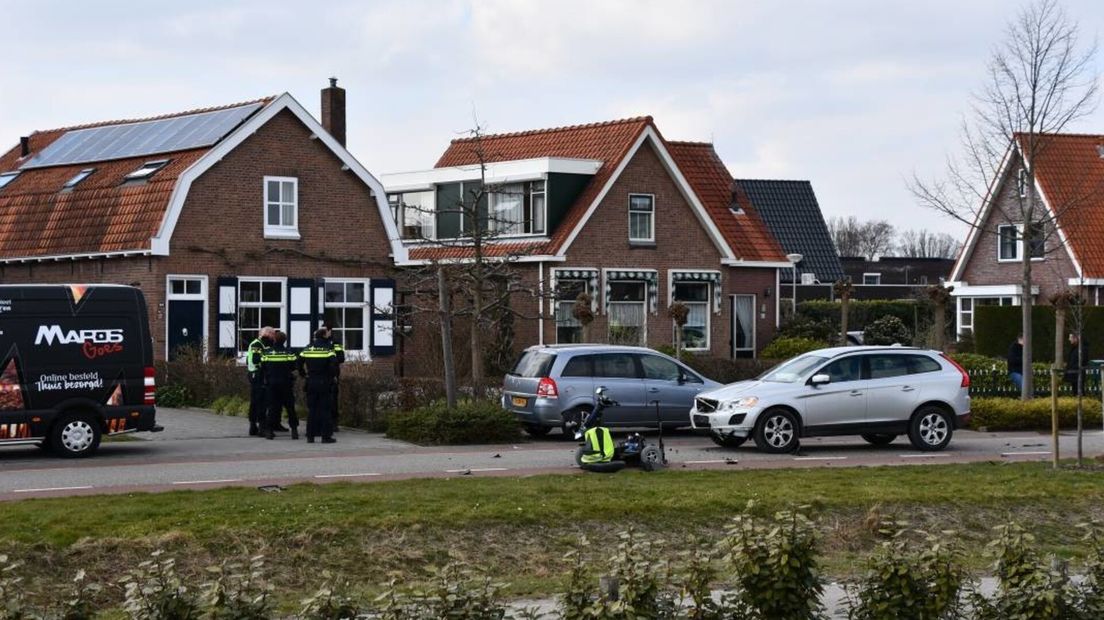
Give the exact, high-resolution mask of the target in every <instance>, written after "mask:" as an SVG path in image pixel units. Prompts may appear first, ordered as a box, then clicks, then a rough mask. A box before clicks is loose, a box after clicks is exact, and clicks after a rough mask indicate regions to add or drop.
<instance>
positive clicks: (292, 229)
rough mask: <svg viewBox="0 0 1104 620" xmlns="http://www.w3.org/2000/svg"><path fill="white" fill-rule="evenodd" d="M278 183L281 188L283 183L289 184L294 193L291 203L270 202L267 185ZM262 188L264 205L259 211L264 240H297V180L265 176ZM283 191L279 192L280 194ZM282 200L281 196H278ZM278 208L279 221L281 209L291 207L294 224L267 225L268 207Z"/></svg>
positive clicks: (282, 201)
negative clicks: (277, 206) (262, 224)
mask: <svg viewBox="0 0 1104 620" xmlns="http://www.w3.org/2000/svg"><path fill="white" fill-rule="evenodd" d="M269 183H279V184H280V187H283V184H284V183H291V187H292V192H293V193H294V196H293V200H292V201H291V202H288V201H285V200H270V199H269V195H268V184H269ZM262 187H263V188H264V190H263V191H264V204H263V208H262V210H261V221H262V222H264V236H265V238H266V239H299V238H300V237H299V178H298V177H276V176H265V177H264V181H263V185H262ZM282 191H283V190H281V192H282ZM280 198H283V196H280ZM273 204H276V205H279V206H280V219H281V220H283V207H284V206H286V205H291V208H292V212H293V213H294V214H295V224H294V225H290V226H289V225H285V224H279V225H275V224H269V223H268V207H269V206H270V205H273Z"/></svg>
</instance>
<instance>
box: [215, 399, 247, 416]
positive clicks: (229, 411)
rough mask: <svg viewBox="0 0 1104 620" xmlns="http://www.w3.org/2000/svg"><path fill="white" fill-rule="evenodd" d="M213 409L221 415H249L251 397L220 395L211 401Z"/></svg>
mask: <svg viewBox="0 0 1104 620" xmlns="http://www.w3.org/2000/svg"><path fill="white" fill-rule="evenodd" d="M211 410H212V411H214V412H215V413H217V414H219V415H230V416H241V417H248V416H249V399H248V398H242V397H241V396H219V397H218V398H216V399H215V402H213V403H211Z"/></svg>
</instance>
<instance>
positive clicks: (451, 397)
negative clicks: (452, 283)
mask: <svg viewBox="0 0 1104 620" xmlns="http://www.w3.org/2000/svg"><path fill="white" fill-rule="evenodd" d="M437 298H438V299H437V301H438V308H439V309H438V312H439V313H440V318H441V353H442V356H443V357H444V361H445V402H446V403H447V404H448V408H449V409H455V408H456V360H455V359H454V358H453V357H452V309H451V308H449V305H450V303H449V302H450V298H449V289H448V281H447V280H446V278H445V268H444V267H440V266H438V267H437Z"/></svg>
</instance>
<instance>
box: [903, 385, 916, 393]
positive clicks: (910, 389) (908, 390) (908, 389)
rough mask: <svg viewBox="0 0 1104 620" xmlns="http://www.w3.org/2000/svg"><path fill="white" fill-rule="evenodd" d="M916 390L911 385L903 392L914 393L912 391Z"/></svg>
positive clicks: (904, 388)
mask: <svg viewBox="0 0 1104 620" xmlns="http://www.w3.org/2000/svg"><path fill="white" fill-rule="evenodd" d="M915 389H916V388H914V387H912V386H911V385H906V386H905V387H903V388H901V391H902V392H912V391H914V390H915Z"/></svg>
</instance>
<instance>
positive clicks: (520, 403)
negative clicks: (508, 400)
mask: <svg viewBox="0 0 1104 620" xmlns="http://www.w3.org/2000/svg"><path fill="white" fill-rule="evenodd" d="M527 402H529V401H528V399H527V398H525V397H524V396H515V397H514V398H513V403H514V406H515V407H524V406H525V403H527Z"/></svg>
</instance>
